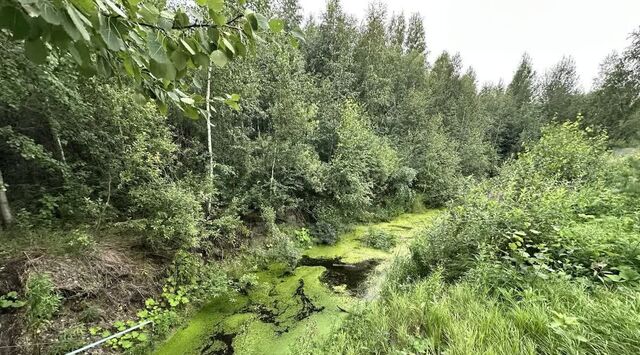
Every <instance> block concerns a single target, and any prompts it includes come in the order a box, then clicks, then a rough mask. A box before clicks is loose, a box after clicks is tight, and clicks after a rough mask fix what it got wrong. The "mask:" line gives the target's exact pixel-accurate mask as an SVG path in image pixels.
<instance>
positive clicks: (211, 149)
mask: <svg viewBox="0 0 640 355" xmlns="http://www.w3.org/2000/svg"><path fill="white" fill-rule="evenodd" d="M206 100H207V104H206V109H207V115H206V117H207V146H208V147H209V182H210V183H211V186H213V146H212V144H211V67H209V70H208V71H207V99H206ZM212 199H213V196H209V199H208V200H207V213H208V214H211V202H212V201H211V200H212Z"/></svg>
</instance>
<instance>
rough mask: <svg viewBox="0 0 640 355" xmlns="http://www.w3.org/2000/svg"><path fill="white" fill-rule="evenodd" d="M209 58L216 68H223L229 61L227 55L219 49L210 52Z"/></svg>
mask: <svg viewBox="0 0 640 355" xmlns="http://www.w3.org/2000/svg"><path fill="white" fill-rule="evenodd" d="M211 60H212V61H213V64H215V65H216V66H217V67H218V68H224V66H225V65H227V63H229V57H227V55H226V54H225V53H224V52H223V51H221V50H219V49H218V50H215V51H213V52H211Z"/></svg>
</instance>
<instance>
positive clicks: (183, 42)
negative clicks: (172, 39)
mask: <svg viewBox="0 0 640 355" xmlns="http://www.w3.org/2000/svg"><path fill="white" fill-rule="evenodd" d="M180 44H182V46H183V47H184V49H186V50H187V52H189V54H191V55H195V54H196V51H194V50H193V48H191V46H190V45H189V43H187V41H185V40H184V39H182V38H180Z"/></svg>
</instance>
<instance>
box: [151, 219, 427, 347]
mask: <svg viewBox="0 0 640 355" xmlns="http://www.w3.org/2000/svg"><path fill="white" fill-rule="evenodd" d="M437 214H438V212H437V211H429V212H425V213H421V214H406V215H402V216H400V217H398V218H396V219H394V220H392V221H390V222H387V223H380V224H377V225H375V226H376V227H377V228H380V229H383V230H385V231H386V232H388V233H390V234H392V235H393V236H395V237H396V238H398V244H400V243H404V241H405V240H407V239H409V238H411V234H412V233H413V231H414V230H415V229H417V227H420V226H423V225H427V223H429V222H430V221H431V220H432V219H433V217H434V216H436V215H437ZM369 227H370V225H365V226H358V227H356V228H354V229H353V230H352V231H351V232H350V233H347V234H345V235H343V236H342V238H341V240H340V242H338V243H337V244H336V245H334V246H317V247H314V248H312V249H310V250H308V251H307V253H306V255H307V256H309V257H313V258H336V257H337V258H342V260H343V261H344V262H347V263H356V262H360V261H364V260H368V259H388V258H389V257H390V256H391V255H392V254H391V253H388V252H384V251H380V250H375V249H371V248H367V247H365V246H363V245H362V243H361V241H360V238H361V237H362V236H363V234H364V233H365V232H366V231H367V229H368V228H369ZM324 271H325V268H324V267H321V266H301V267H298V268H296V269H295V270H294V271H293V272H292V273H287V268H286V266H285V265H282V264H273V265H271V266H270V267H269V268H268V269H267V270H263V271H259V272H256V273H254V275H255V276H256V278H257V280H258V284H257V285H256V286H255V287H254V288H253V289H251V290H250V291H249V294H248V295H246V296H241V295H237V296H236V299H235V300H234V301H231V300H229V299H225V298H217V299H214V300H213V301H212V302H211V303H210V304H208V305H207V306H206V307H204V308H203V309H202V310H201V311H199V312H198V313H197V314H196V315H195V316H194V317H193V318H192V319H191V321H190V322H189V324H188V325H187V326H186V327H184V328H182V329H180V330H178V331H176V333H175V334H174V335H173V337H171V339H169V340H168V341H167V342H166V343H164V344H162V345H161V346H160V347H159V349H158V350H157V351H156V352H155V353H156V354H167V355H168V354H200V353H201V351H202V349H205V348H206V349H207V350H208V351H212V350H213V349H219V348H220V347H222V348H223V349H224V347H225V346H226V344H224V343H223V342H221V341H220V340H219V339H216V338H215V337H214V335H216V334H225V335H229V334H235V335H236V336H235V338H233V344H232V346H233V349H234V352H235V353H236V354H288V353H291V349H292V348H293V347H294V346H296V345H298V344H299V343H301V342H308V341H309V339H314V340H318V339H322V338H323V337H325V336H328V335H329V334H330V332H331V330H332V329H333V328H334V327H337V326H339V325H340V324H341V323H342V321H343V320H344V319H345V317H346V315H347V313H345V312H344V311H343V310H349V309H351V308H352V307H353V306H355V305H356V304H357V303H358V302H361V301H360V300H358V299H355V298H352V297H350V296H348V295H347V294H346V293H344V292H342V293H341V292H334V291H333V290H332V289H331V288H329V287H328V286H327V285H325V284H323V283H322V282H321V281H320V277H321V275H322V274H323V272H324Z"/></svg>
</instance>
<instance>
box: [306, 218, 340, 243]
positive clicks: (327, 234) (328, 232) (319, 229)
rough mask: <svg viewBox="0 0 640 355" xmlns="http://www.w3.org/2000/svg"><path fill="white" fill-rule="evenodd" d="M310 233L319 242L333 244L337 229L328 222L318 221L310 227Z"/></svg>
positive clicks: (336, 239) (336, 238)
mask: <svg viewBox="0 0 640 355" xmlns="http://www.w3.org/2000/svg"><path fill="white" fill-rule="evenodd" d="M311 234H312V235H313V237H314V238H315V239H316V241H318V243H320V244H329V245H333V244H335V243H336V242H337V241H338V231H337V230H336V228H335V227H334V226H333V225H332V224H331V223H328V222H324V221H319V222H318V223H316V224H315V225H314V226H313V228H312V229H311Z"/></svg>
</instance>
